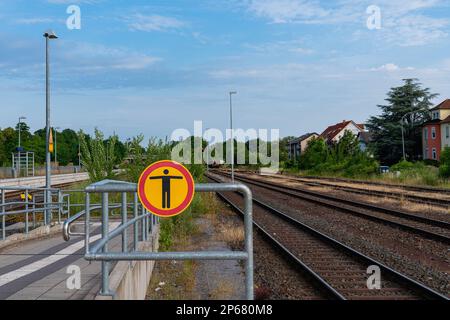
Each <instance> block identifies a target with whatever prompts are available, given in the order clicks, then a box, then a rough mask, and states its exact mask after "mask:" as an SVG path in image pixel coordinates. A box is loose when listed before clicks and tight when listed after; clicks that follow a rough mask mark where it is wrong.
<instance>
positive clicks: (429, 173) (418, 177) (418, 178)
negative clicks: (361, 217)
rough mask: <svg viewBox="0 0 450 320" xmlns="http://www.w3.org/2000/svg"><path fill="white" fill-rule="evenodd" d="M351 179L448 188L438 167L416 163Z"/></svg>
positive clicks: (291, 171) (288, 171)
mask: <svg viewBox="0 0 450 320" xmlns="http://www.w3.org/2000/svg"><path fill="white" fill-rule="evenodd" d="M283 173H285V174H291V175H298V176H320V177H325V178H345V179H348V178H349V177H348V176H345V175H343V174H330V173H323V174H322V173H320V172H314V173H311V172H309V171H298V170H296V169H292V168H289V169H284V170H283ZM351 179H355V180H366V181H374V182H382V183H386V184H405V185H413V186H432V187H440V188H450V182H449V180H446V179H442V178H440V177H439V169H438V168H436V167H434V166H426V165H417V166H414V167H413V168H411V169H401V170H398V171H397V170H395V167H393V168H391V172H390V173H385V174H373V175H353V176H352V177H351Z"/></svg>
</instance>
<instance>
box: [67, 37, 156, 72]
mask: <svg viewBox="0 0 450 320" xmlns="http://www.w3.org/2000/svg"><path fill="white" fill-rule="evenodd" d="M67 47H70V50H63V51H64V52H65V57H64V59H65V60H67V61H78V63H77V64H76V68H78V69H81V70H83V71H91V72H97V71H102V70H105V71H107V70H143V69H147V68H149V67H151V66H153V65H154V64H155V63H157V62H159V61H161V60H162V59H161V58H159V57H154V56H152V55H149V54H145V53H141V52H136V51H133V50H129V49H126V48H112V47H107V46H104V45H98V44H91V43H79V42H76V43H71V44H68V45H67ZM67 49H68V48H67Z"/></svg>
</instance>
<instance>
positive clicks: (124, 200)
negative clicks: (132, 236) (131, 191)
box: [122, 192, 128, 252]
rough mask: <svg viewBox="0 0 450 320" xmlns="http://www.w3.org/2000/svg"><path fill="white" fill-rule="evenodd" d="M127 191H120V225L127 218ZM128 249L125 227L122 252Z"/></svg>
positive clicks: (125, 221)
mask: <svg viewBox="0 0 450 320" xmlns="http://www.w3.org/2000/svg"><path fill="white" fill-rule="evenodd" d="M127 209H128V208H127V193H126V192H122V225H124V224H126V223H127V220H128V212H127ZM127 251H128V237H127V229H124V230H123V232H122V252H127Z"/></svg>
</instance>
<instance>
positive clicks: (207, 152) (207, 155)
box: [205, 128, 211, 172]
mask: <svg viewBox="0 0 450 320" xmlns="http://www.w3.org/2000/svg"><path fill="white" fill-rule="evenodd" d="M209 129H211V128H206V130H205V132H207V131H208V130H209ZM205 150H206V172H209V139H208V144H207V146H206V148H205Z"/></svg>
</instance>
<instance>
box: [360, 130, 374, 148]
mask: <svg viewBox="0 0 450 320" xmlns="http://www.w3.org/2000/svg"><path fill="white" fill-rule="evenodd" d="M358 140H359V148H360V149H361V151H366V150H367V147H368V145H369V143H370V142H371V141H372V133H370V132H368V131H362V132H360V133H359V134H358Z"/></svg>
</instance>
